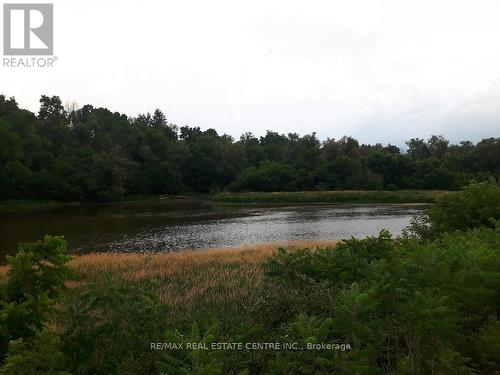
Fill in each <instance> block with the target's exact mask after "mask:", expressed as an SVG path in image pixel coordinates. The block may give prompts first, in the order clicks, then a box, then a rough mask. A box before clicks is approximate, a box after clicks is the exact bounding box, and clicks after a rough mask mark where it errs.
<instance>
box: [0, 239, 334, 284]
mask: <svg viewBox="0 0 500 375" xmlns="http://www.w3.org/2000/svg"><path fill="white" fill-rule="evenodd" d="M339 242H340V240H310V241H286V242H268V243H261V244H252V245H241V246H234V247H215V248H207V249H200V250H195V249H192V250H180V251H175V252H173V251H171V252H151V253H137V252H131V253H126V252H108V253H104V252H102V253H98V252H96V253H89V254H83V255H71V254H69V255H70V256H71V260H70V261H69V263H68V264H69V266H70V268H71V269H73V270H75V271H77V272H78V273H81V274H82V277H83V278H84V279H87V278H90V279H92V278H93V277H95V276H97V275H99V274H102V273H112V274H116V275H119V276H122V277H125V278H127V279H147V278H151V279H154V278H156V277H158V275H163V274H165V273H167V274H177V273H180V272H182V270H184V271H185V269H186V267H188V268H193V269H195V268H198V267H199V266H200V265H203V264H207V263H210V265H211V266H216V267H217V266H221V265H224V264H229V263H233V264H244V263H249V262H250V263H252V264H254V265H257V264H260V263H261V262H262V261H263V260H264V259H266V258H267V257H269V256H271V255H272V254H273V252H274V251H275V250H277V249H279V248H287V249H292V250H295V249H302V248H324V247H329V246H336V245H337V244H338V243H339ZM176 266H177V267H179V268H178V269H177V270H176V269H175V267H176ZM8 269H9V267H8V265H5V264H4V265H0V283H3V282H5V281H6V278H7V272H8ZM200 272H201V273H205V272H203V271H202V270H200Z"/></svg>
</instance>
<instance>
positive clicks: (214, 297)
mask: <svg viewBox="0 0 500 375" xmlns="http://www.w3.org/2000/svg"><path fill="white" fill-rule="evenodd" d="M337 242H338V241H294V242H286V243H265V244H260V245H252V246H241V247H234V248H215V249H208V250H201V251H200V250H197V251H183V252H175V253H154V254H151V253H150V254H137V253H96V254H88V255H82V256H74V257H73V258H72V259H71V261H70V262H69V267H70V268H71V269H72V270H74V271H76V274H77V275H78V280H77V281H72V280H70V281H68V283H67V286H68V287H70V288H72V289H75V290H78V289H80V288H81V287H82V286H84V285H85V284H86V283H88V282H96V283H100V282H114V280H116V281H121V282H125V283H130V284H135V285H141V286H147V287H148V289H151V290H152V291H153V292H154V293H156V294H157V295H158V296H159V297H160V298H161V300H162V301H163V302H164V303H166V304H168V305H169V306H171V307H172V308H173V309H174V310H177V309H182V310H183V311H192V310H193V309H197V308H198V307H201V306H203V307H204V308H206V307H208V306H212V307H218V306H220V307H222V306H228V305H237V304H240V303H245V302H246V301H248V300H249V298H251V297H252V296H253V295H254V293H255V292H256V291H257V289H258V286H259V285H260V282H261V280H262V276H263V270H262V263H263V261H264V260H265V259H266V258H267V257H269V256H270V255H271V254H272V253H273V252H274V251H275V250H276V249H277V248H279V247H286V248H289V249H298V248H305V247H308V248H322V247H326V246H334V245H335V244H336V243H337ZM7 270H8V269H7V267H6V266H4V267H1V268H0V282H2V281H5V280H6V275H7Z"/></svg>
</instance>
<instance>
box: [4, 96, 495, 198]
mask: <svg viewBox="0 0 500 375" xmlns="http://www.w3.org/2000/svg"><path fill="white" fill-rule="evenodd" d="M406 145H407V149H406V150H405V152H402V151H401V150H400V149H399V148H398V147H396V146H393V145H390V144H389V145H387V146H384V145H382V144H375V145H365V144H359V142H358V141H357V140H356V139H353V138H351V137H348V136H345V137H343V138H341V139H327V140H325V141H320V140H319V139H318V138H317V137H316V135H315V133H312V134H307V135H304V136H300V135H298V134H295V133H291V134H287V135H285V134H279V133H276V132H273V131H268V132H267V133H266V135H265V136H262V137H260V138H257V137H255V136H254V135H252V133H245V134H243V135H242V136H241V137H240V139H239V140H237V141H235V140H234V139H233V138H232V137H230V136H228V135H226V134H223V135H219V134H218V133H217V132H216V131H215V130H214V129H208V130H205V131H202V130H201V129H200V128H199V127H189V126H181V127H178V126H176V125H174V124H171V123H169V122H168V121H167V118H166V116H165V115H164V114H163V113H162V112H161V111H160V110H158V109H157V110H155V111H154V113H153V114H150V113H147V114H140V115H138V116H137V117H128V116H126V115H124V114H121V113H118V112H111V111H109V110H108V109H105V108H94V107H93V106H92V105H84V106H82V107H81V108H77V107H76V106H74V105H66V106H65V105H63V104H62V101H61V99H60V98H59V97H57V96H52V97H48V96H42V97H41V99H40V111H39V113H38V115H36V114H34V113H32V112H30V111H28V110H25V109H21V108H19V106H18V104H17V103H16V101H15V99H14V98H10V99H7V98H6V97H5V96H3V95H0V186H1V189H0V199H24V198H28V199H57V200H63V201H69V200H82V201H109V200H117V199H121V198H123V197H125V196H128V195H146V194H179V193H189V192H200V193H207V192H217V191H297V190H340V189H363V190H382V189H384V190H395V189H441V190H457V189H459V188H460V187H462V186H464V185H466V184H467V183H468V182H469V181H470V180H478V181H481V180H487V179H488V178H489V177H490V176H498V175H500V163H499V160H500V138H488V139H483V140H482V141H480V142H478V143H477V144H473V143H472V142H469V141H464V142H461V143H460V144H458V145H452V144H450V143H449V141H447V140H446V139H444V138H443V137H442V136H432V137H430V138H429V139H428V140H427V141H425V140H423V139H419V138H416V139H411V140H409V141H408V142H406Z"/></svg>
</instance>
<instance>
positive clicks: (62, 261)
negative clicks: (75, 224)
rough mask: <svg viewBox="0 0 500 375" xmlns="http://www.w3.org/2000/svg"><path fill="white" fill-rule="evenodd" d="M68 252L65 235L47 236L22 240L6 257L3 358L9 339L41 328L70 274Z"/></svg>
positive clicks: (0, 328) (0, 304)
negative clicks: (35, 240)
mask: <svg viewBox="0 0 500 375" xmlns="http://www.w3.org/2000/svg"><path fill="white" fill-rule="evenodd" d="M65 252H66V241H65V240H64V238H63V237H52V236H45V237H44V238H43V240H41V241H38V242H35V243H32V244H20V245H19V252H18V253H17V255H15V256H8V257H7V260H8V263H9V266H10V270H9V272H8V274H7V276H8V280H7V284H6V285H4V286H3V288H2V293H1V297H2V300H0V332H1V336H0V361H1V360H2V359H3V358H4V356H5V354H6V351H7V347H8V343H9V341H10V340H16V339H19V338H29V337H32V336H34V335H35V333H36V332H37V331H39V330H41V329H42V327H43V323H44V319H45V318H46V316H47V314H48V312H49V311H50V307H51V306H52V305H53V304H54V303H55V301H56V299H57V298H58V297H59V296H60V294H61V291H62V290H63V289H64V281H65V280H66V278H67V277H69V276H70V275H71V273H70V271H69V269H68V267H67V266H66V263H67V262H68V260H69V259H70V258H69V257H68V256H67V255H65Z"/></svg>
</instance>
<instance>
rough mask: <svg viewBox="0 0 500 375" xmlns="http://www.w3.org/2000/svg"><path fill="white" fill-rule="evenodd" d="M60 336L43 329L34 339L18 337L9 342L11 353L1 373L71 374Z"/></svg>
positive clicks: (6, 374)
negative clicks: (67, 369) (66, 366)
mask: <svg viewBox="0 0 500 375" xmlns="http://www.w3.org/2000/svg"><path fill="white" fill-rule="evenodd" d="M65 365H66V359H65V357H64V355H63V354H62V352H61V349H60V341H59V337H57V336H56V335H54V334H53V333H51V332H50V331H47V330H43V331H40V332H38V333H37V334H36V336H35V337H33V338H32V339H29V340H26V339H22V338H20V339H17V340H13V341H11V342H10V344H9V354H8V356H7V358H6V361H5V365H4V366H3V367H2V368H1V369H0V374H1V375H70V373H69V372H67V371H65Z"/></svg>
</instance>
